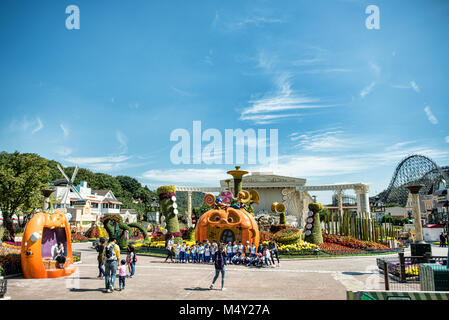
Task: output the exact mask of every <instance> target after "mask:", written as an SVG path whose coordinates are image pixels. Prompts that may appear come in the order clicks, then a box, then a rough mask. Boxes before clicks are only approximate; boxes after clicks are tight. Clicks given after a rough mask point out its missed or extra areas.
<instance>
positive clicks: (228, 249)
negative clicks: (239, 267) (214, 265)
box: [225, 241, 232, 264]
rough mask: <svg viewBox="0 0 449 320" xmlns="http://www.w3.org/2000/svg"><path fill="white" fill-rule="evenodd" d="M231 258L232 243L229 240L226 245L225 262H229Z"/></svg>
mask: <svg viewBox="0 0 449 320" xmlns="http://www.w3.org/2000/svg"><path fill="white" fill-rule="evenodd" d="M231 259H232V243H231V241H229V242H228V245H227V246H226V259H225V264H230V263H231Z"/></svg>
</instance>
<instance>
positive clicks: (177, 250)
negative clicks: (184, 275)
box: [175, 243, 181, 263]
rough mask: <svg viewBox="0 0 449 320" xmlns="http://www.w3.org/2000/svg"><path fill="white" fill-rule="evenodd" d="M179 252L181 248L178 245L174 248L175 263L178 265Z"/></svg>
mask: <svg viewBox="0 0 449 320" xmlns="http://www.w3.org/2000/svg"><path fill="white" fill-rule="evenodd" d="M180 252H181V246H180V245H179V243H178V244H177V245H176V247H175V260H176V262H177V263H179V253H180Z"/></svg>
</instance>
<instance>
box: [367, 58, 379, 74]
mask: <svg viewBox="0 0 449 320" xmlns="http://www.w3.org/2000/svg"><path fill="white" fill-rule="evenodd" d="M369 66H370V68H371V70H373V72H374V73H375V74H376V75H379V74H380V67H379V66H378V65H377V64H376V63H374V62H372V61H371V62H370V63H369Z"/></svg>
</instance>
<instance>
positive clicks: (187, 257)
mask: <svg viewBox="0 0 449 320" xmlns="http://www.w3.org/2000/svg"><path fill="white" fill-rule="evenodd" d="M186 262H187V263H190V247H189V245H186Z"/></svg>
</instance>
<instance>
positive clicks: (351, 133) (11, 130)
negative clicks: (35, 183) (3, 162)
mask: <svg viewBox="0 0 449 320" xmlns="http://www.w3.org/2000/svg"><path fill="white" fill-rule="evenodd" d="M72 4H74V5H77V6H78V7H79V9H80V29H79V30H68V29H67V28H66V26H65V21H66V18H67V17H68V14H66V13H65V9H66V7H67V6H69V5H72ZM370 4H374V5H377V6H378V7H379V9H380V29H379V30H369V29H367V28H366V27H365V19H366V18H367V17H368V14H366V13H365V8H366V7H367V6H368V5H370ZM448 16H449V2H447V1H398V0H391V1H374V2H373V1H369V2H368V1H349V0H346V1H343V0H342V1H337V0H336V1H282V2H279V1H216V0H208V1H189V2H187V1H174V0H169V1H164V2H160V1H158V2H157V1H138V0H135V1H132V2H124V1H97V0H95V1H92V0H89V1H80V0H77V1H62V0H61V1H31V0H29V1H20V2H19V1H9V0H4V1H2V2H1V3H0V42H1V43H2V50H0V87H1V90H0V108H1V114H2V116H1V118H0V142H1V150H6V151H8V152H13V151H15V150H18V151H20V152H35V153H38V154H40V155H41V156H44V157H46V158H49V159H54V160H57V161H60V162H62V163H63V164H64V165H66V166H68V165H75V164H78V165H79V166H81V167H86V168H89V169H91V170H93V171H101V172H107V173H109V174H112V175H119V174H126V175H130V176H134V177H136V178H138V179H139V181H141V182H142V183H144V184H148V185H149V186H150V187H151V188H155V187H157V186H158V185H161V184H166V183H169V184H177V185H208V186H216V185H218V180H219V179H221V178H224V177H225V176H226V174H225V172H226V170H228V169H230V168H232V167H233V166H232V165H216V164H212V165H206V164H200V165H198V164H197V165H193V164H191V165H174V164H173V163H172V162H171V161H170V150H171V148H172V147H173V146H174V145H175V143H174V142H170V133H171V132H172V131H173V130H175V129H177V128H184V129H186V130H188V131H189V132H192V122H193V121H196V120H198V121H201V124H202V127H203V130H205V129H208V128H213V129H218V130H219V131H220V132H223V135H224V130H225V129H237V128H242V129H247V128H253V129H255V130H257V129H267V130H268V129H277V130H278V133H279V148H278V149H279V160H278V164H277V166H275V167H270V168H267V167H264V166H263V165H260V164H256V165H253V164H243V165H242V167H244V168H246V169H249V170H251V171H273V172H274V173H276V174H281V175H290V176H295V177H302V178H306V179H307V184H310V185H318V184H334V183H347V182H363V183H368V184H370V185H371V192H370V194H371V195H374V194H375V193H377V192H380V191H382V190H383V189H384V188H385V187H386V186H387V185H388V183H389V180H390V178H391V175H392V173H393V171H394V168H395V166H396V165H397V164H398V163H399V161H400V160H401V159H402V158H404V157H405V156H407V155H409V154H413V153H420V154H424V155H427V156H430V157H431V158H433V159H434V160H435V161H436V162H437V163H438V164H440V165H441V166H443V165H448V164H449V148H448V147H449V144H448V143H449V130H448V129H447V126H445V124H446V122H447V120H448V118H449V111H448V110H449V108H448V103H449V90H448V80H449V79H448V77H449V76H448V74H449V60H448V59H447V57H448V51H449V43H448V41H446V40H445V37H446V36H447V31H448V30H449V19H448V18H447V17H448ZM317 195H318V199H319V200H321V201H323V202H328V200H329V199H330V195H331V194H330V193H322V194H321V193H317Z"/></svg>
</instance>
